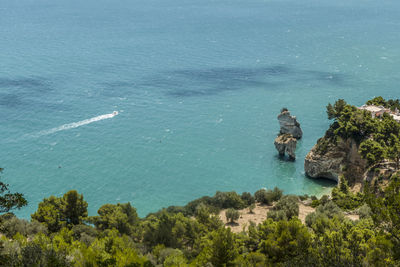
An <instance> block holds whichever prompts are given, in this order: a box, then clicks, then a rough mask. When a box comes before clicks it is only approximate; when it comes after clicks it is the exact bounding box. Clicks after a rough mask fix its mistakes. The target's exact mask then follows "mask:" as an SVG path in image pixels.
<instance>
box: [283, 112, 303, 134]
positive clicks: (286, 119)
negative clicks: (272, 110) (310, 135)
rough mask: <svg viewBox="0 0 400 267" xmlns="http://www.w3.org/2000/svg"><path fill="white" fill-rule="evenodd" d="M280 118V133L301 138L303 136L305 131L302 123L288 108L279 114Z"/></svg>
mask: <svg viewBox="0 0 400 267" xmlns="http://www.w3.org/2000/svg"><path fill="white" fill-rule="evenodd" d="M278 120H279V125H280V126H281V130H280V134H291V135H292V136H293V137H294V138H296V139H300V138H301V137H302V136H303V131H302V130H301V128H300V123H298V122H297V120H296V116H291V115H290V112H289V111H288V110H283V111H282V112H281V113H280V114H279V115H278Z"/></svg>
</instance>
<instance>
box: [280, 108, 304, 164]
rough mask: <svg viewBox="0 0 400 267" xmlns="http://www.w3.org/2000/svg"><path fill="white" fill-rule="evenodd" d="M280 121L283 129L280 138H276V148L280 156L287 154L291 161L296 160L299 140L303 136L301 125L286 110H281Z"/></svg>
mask: <svg viewBox="0 0 400 267" xmlns="http://www.w3.org/2000/svg"><path fill="white" fill-rule="evenodd" d="M278 120H279V125H280V127H281V129H280V131H279V135H278V137H277V138H275V142H274V144H275V148H276V150H278V152H279V155H280V156H284V155H285V154H287V155H288V156H289V159H291V160H295V159H296V146H297V140H298V139H300V138H301V137H302V136H303V131H302V130H301V128H300V123H298V122H297V120H296V117H295V116H291V115H290V112H289V111H288V110H287V109H286V108H283V109H282V110H281V113H280V114H279V115H278Z"/></svg>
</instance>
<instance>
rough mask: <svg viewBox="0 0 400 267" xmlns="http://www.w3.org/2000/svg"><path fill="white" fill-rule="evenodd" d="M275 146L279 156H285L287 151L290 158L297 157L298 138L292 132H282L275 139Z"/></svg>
mask: <svg viewBox="0 0 400 267" xmlns="http://www.w3.org/2000/svg"><path fill="white" fill-rule="evenodd" d="M274 144H275V148H276V150H278V152H279V156H284V155H285V153H286V154H287V155H288V156H289V159H291V160H295V159H296V153H295V152H296V145H297V139H296V138H294V137H293V135H291V134H281V135H279V136H278V137H277V138H276V139H275V142H274Z"/></svg>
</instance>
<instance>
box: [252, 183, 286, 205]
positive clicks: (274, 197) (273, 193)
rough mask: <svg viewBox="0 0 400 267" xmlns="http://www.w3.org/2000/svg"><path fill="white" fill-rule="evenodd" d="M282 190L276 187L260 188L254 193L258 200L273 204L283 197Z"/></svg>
mask: <svg viewBox="0 0 400 267" xmlns="http://www.w3.org/2000/svg"><path fill="white" fill-rule="evenodd" d="M282 194H283V193H282V190H280V189H279V188H277V187H275V188H274V189H273V190H265V189H260V190H258V191H257V192H255V193H254V197H255V199H256V201H257V202H260V203H262V204H266V205H272V203H273V202H274V201H278V200H279V199H280V198H281V197H282Z"/></svg>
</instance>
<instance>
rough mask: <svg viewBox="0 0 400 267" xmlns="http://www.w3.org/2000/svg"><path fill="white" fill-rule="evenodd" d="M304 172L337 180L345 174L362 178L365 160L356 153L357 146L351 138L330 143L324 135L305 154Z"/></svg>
mask: <svg viewBox="0 0 400 267" xmlns="http://www.w3.org/2000/svg"><path fill="white" fill-rule="evenodd" d="M304 170H305V173H306V174H307V175H308V176H309V177H312V178H327V179H331V180H334V181H338V179H339V176H340V175H342V174H345V173H347V174H346V177H352V179H354V180H359V179H363V175H364V172H365V171H366V162H365V160H363V159H362V158H361V156H360V154H359V153H358V146H357V144H356V142H355V141H354V140H352V139H348V140H345V141H340V142H338V144H334V143H330V142H329V140H327V139H326V138H325V137H324V138H321V139H320V140H318V143H317V144H316V145H315V146H314V147H313V148H312V149H311V151H310V152H309V153H308V154H307V156H306V159H305V162H304Z"/></svg>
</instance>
